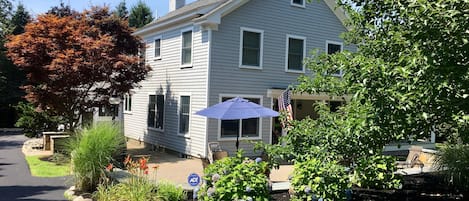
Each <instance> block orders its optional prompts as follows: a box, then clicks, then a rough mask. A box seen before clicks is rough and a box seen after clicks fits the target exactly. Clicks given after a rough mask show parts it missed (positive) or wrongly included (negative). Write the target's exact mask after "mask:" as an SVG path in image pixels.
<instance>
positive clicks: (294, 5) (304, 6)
mask: <svg viewBox="0 0 469 201" xmlns="http://www.w3.org/2000/svg"><path fill="white" fill-rule="evenodd" d="M290 5H291V6H292V7H297V8H306V5H300V4H295V3H291V4H290Z"/></svg>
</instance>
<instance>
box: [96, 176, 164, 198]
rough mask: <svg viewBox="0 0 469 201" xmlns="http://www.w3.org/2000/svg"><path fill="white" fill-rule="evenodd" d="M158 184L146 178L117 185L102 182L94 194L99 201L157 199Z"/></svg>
mask: <svg viewBox="0 0 469 201" xmlns="http://www.w3.org/2000/svg"><path fill="white" fill-rule="evenodd" d="M156 188H157V187H156V185H155V184H152V183H150V182H149V181H148V180H146V179H144V178H139V179H137V180H134V182H124V183H119V184H115V185H106V184H102V185H99V186H98V190H97V191H96V192H95V194H94V198H95V199H96V200H98V201H115V200H132V201H148V200H155V198H156V197H157V195H156Z"/></svg>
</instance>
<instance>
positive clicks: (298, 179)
mask: <svg viewBox="0 0 469 201" xmlns="http://www.w3.org/2000/svg"><path fill="white" fill-rule="evenodd" d="M291 185H292V187H293V191H294V194H293V197H292V200H296V201H303V200H316V199H319V198H323V199H324V200H325V201H326V200H335V201H337V200H345V199H346V190H347V189H349V188H350V187H351V185H350V182H349V177H348V174H347V173H346V172H345V168H344V167H342V166H340V165H338V164H337V162H335V161H331V162H328V161H321V160H319V159H315V158H313V159H309V160H306V161H304V162H297V163H296V164H295V170H294V172H293V178H292V181H291Z"/></svg>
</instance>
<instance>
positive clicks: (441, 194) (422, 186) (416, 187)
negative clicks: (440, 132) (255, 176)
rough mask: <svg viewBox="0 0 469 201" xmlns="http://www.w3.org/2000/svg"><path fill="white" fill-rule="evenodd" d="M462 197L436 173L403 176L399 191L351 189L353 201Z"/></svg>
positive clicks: (279, 198)
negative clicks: (401, 186)
mask: <svg viewBox="0 0 469 201" xmlns="http://www.w3.org/2000/svg"><path fill="white" fill-rule="evenodd" d="M271 195H272V199H271V200H273V201H288V200H290V199H289V194H288V192H287V191H279V192H272V194H271ZM464 195H467V192H466V193H461V192H458V191H456V190H454V189H453V188H451V187H450V186H448V185H447V184H445V183H444V182H443V178H442V177H441V176H439V175H437V174H436V173H425V174H419V175H408V176H404V178H403V189H401V190H374V189H362V188H353V200H354V201H403V200H406V201H414V200H415V201H419V200H422V201H453V200H465V199H464V198H465V197H466V196H464ZM466 200H467V198H466Z"/></svg>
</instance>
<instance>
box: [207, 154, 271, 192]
mask: <svg viewBox="0 0 469 201" xmlns="http://www.w3.org/2000/svg"><path fill="white" fill-rule="evenodd" d="M267 168H268V167H267V163H266V162H263V161H262V160H261V159H260V158H257V159H256V160H255V161H253V160H250V159H248V158H245V157H243V155H242V151H238V153H237V154H236V156H235V157H227V158H224V159H222V160H219V161H216V162H215V163H214V164H211V165H209V166H208V167H207V169H205V176H204V180H205V181H206V184H205V185H203V186H202V188H201V189H200V191H199V192H198V196H199V200H204V201H219V200H230V201H231V200H255V201H268V200H269V197H270V196H269V182H268V179H267V176H266V175H265V172H266V170H267Z"/></svg>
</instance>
